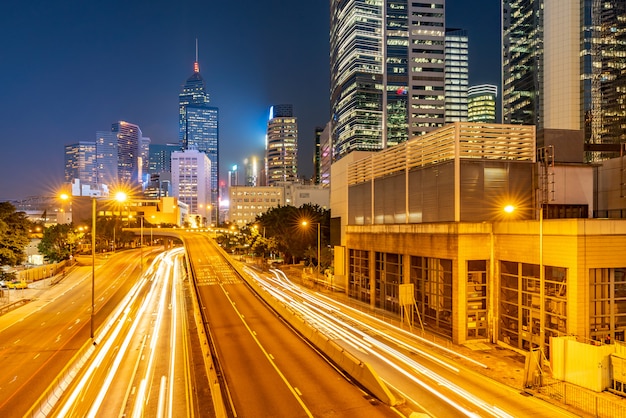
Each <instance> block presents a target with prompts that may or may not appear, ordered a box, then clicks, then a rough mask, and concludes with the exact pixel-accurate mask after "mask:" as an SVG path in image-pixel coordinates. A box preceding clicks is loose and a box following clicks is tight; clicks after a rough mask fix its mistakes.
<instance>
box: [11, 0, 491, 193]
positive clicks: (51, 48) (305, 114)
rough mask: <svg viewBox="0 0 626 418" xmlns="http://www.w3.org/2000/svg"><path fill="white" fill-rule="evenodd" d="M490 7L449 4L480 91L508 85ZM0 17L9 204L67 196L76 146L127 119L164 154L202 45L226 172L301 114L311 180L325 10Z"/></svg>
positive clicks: (23, 8)
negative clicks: (67, 155)
mask: <svg viewBox="0 0 626 418" xmlns="http://www.w3.org/2000/svg"><path fill="white" fill-rule="evenodd" d="M481 4H482V5H483V7H482V8H476V7H475V6H474V7H470V5H467V4H464V2H462V1H460V0H454V1H452V0H448V1H447V5H446V14H447V22H446V24H447V25H448V26H450V27H460V28H463V29H466V30H468V36H469V43H470V84H477V83H492V84H497V85H499V83H500V80H499V78H500V75H499V74H500V67H499V63H500V49H499V48H500V40H499V33H500V2H499V1H496V0H489V1H484V2H481ZM122 6H123V9H122ZM0 9H1V10H2V14H1V15H2V17H0V22H1V23H2V27H3V29H4V33H5V39H8V40H10V42H7V43H6V44H5V47H4V48H3V50H2V53H3V58H4V59H3V61H4V62H5V65H4V66H2V67H0V77H1V78H2V79H3V80H4V83H3V84H4V88H3V94H2V95H0V114H1V115H2V117H3V121H4V122H5V123H4V127H5V129H3V136H4V138H3V141H2V143H3V144H4V149H3V152H2V154H3V156H4V159H3V164H2V168H0V200H10V199H22V198H25V197H28V196H32V195H50V194H53V193H55V192H56V191H58V189H59V187H60V186H61V185H62V182H63V169H64V164H63V158H64V147H65V145H67V144H71V143H77V142H79V141H93V140H94V138H95V134H96V131H98V130H100V129H102V127H103V126H109V125H110V124H111V123H113V122H115V121H118V120H125V121H128V122H130V123H134V124H137V125H138V126H139V127H140V128H141V129H142V131H143V133H144V135H146V136H148V137H150V138H151V139H152V143H153V144H165V143H175V142H177V139H178V111H177V110H178V109H177V108H178V94H179V92H180V89H181V86H182V84H183V83H184V80H185V79H186V78H187V77H188V76H189V74H191V72H192V71H193V63H194V60H195V39H196V38H197V39H198V43H199V57H198V58H199V63H200V68H201V70H202V74H203V77H204V78H205V81H206V83H207V91H208V93H209V95H210V97H211V105H214V106H216V107H218V108H219V109H220V121H219V123H220V165H221V167H222V168H223V169H224V168H226V167H230V166H232V165H233V164H239V165H241V163H242V161H243V159H245V158H248V157H250V156H251V155H257V156H262V155H263V151H264V141H265V131H266V123H267V117H268V114H267V109H268V108H269V106H270V105H272V104H274V103H293V105H294V113H295V114H297V115H298V124H299V145H298V149H299V172H300V173H302V174H303V175H305V176H307V177H310V176H312V175H313V165H312V156H313V152H314V145H315V143H314V140H315V127H317V126H324V125H325V124H326V122H327V121H328V119H329V56H328V54H329V44H328V42H329V38H328V36H329V33H328V31H329V5H328V3H326V2H324V3H321V4H318V3H317V2H306V3H303V4H299V5H298V7H297V8H293V7H292V8H285V7H282V5H281V4H280V2H278V1H271V2H267V3H263V4H258V3H256V2H248V1H246V2H243V3H238V4H236V5H235V4H201V2H196V1H184V2H182V3H179V4H177V5H174V4H169V2H164V1H156V2H151V3H150V7H149V8H146V7H141V5H138V4H126V3H121V2H110V3H108V4H105V5H102V4H83V3H82V2H78V1H69V2H66V3H64V4H62V5H59V4H49V3H47V2H42V1H34V2H30V3H28V4H23V3H21V2H16V1H9V2H6V3H4V4H3V5H2V6H0ZM120 10H123V13H120ZM479 15H480V16H482V17H483V18H482V19H480V20H479V19H478V18H477V16H479ZM233 16H236V17H237V21H236V22H235V21H234V20H233V19H234V18H233ZM255 22H259V23H258V24H256V23H255ZM486 23H489V24H486ZM235 32H236V35H230V34H231V33H235ZM284 50H288V51H290V52H289V53H288V54H287V53H281V51H284ZM6 63H10V65H6ZM220 177H221V178H226V176H225V173H220Z"/></svg>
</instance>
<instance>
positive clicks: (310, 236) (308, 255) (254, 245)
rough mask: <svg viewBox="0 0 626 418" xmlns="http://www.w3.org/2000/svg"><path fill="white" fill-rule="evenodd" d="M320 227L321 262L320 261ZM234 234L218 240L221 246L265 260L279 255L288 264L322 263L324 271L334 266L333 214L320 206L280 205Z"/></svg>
mask: <svg viewBox="0 0 626 418" xmlns="http://www.w3.org/2000/svg"><path fill="white" fill-rule="evenodd" d="M304 222H306V224H303V223H304ZM317 224H319V228H320V229H319V232H320V237H319V238H320V239H319V241H320V257H319V258H320V260H318V259H317V258H318V257H317V255H318V248H317V245H318V236H317V234H318V229H317V228H318V225H317ZM232 232H234V231H231V233H224V234H222V235H220V236H218V237H217V241H218V242H219V244H220V245H221V246H222V247H224V248H226V249H227V250H229V251H233V252H240V253H248V254H253V255H256V256H261V257H265V258H273V257H274V256H278V257H279V258H281V259H283V260H284V262H285V263H288V264H289V263H294V262H297V261H299V260H305V261H306V262H307V263H310V264H312V265H315V266H317V263H318V262H319V263H320V267H321V268H322V269H323V268H326V267H329V266H330V265H331V264H332V251H331V250H330V248H329V246H328V244H329V242H330V211H329V210H328V209H323V208H321V207H320V206H319V205H312V204H304V205H302V206H300V207H295V206H278V207H275V208H272V209H270V210H268V211H267V212H265V213H263V214H262V215H259V216H257V217H256V221H255V222H254V223H253V224H250V225H247V226H245V227H244V228H241V229H238V230H237V233H236V234H233V233H232Z"/></svg>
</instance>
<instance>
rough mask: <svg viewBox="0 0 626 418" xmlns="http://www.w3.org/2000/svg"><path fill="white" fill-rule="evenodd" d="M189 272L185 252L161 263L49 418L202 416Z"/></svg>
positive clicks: (140, 284) (146, 276)
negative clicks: (187, 297) (187, 292)
mask: <svg viewBox="0 0 626 418" xmlns="http://www.w3.org/2000/svg"><path fill="white" fill-rule="evenodd" d="M183 264H184V249H183V248H178V249H174V250H170V251H167V252H165V253H163V254H160V255H159V256H157V257H156V259H155V260H154V263H153V264H152V265H151V266H150V268H148V269H147V270H146V272H145V274H144V276H143V277H142V278H141V279H140V280H139V281H138V282H137V284H136V286H135V287H133V289H131V291H130V292H129V294H128V295H127V298H125V300H124V301H123V303H122V304H121V305H120V306H119V307H118V308H117V310H116V312H114V314H113V315H112V316H111V317H110V318H109V321H110V324H105V327H106V328H107V332H103V336H102V337H101V338H100V342H99V344H98V346H97V347H96V349H95V352H94V353H92V354H91V355H90V356H89V359H88V361H87V362H86V363H85V364H84V365H83V366H82V368H81V372H80V374H79V375H77V376H76V377H75V378H74V380H73V383H72V385H71V386H70V388H68V389H67V390H66V391H65V393H64V395H63V397H62V398H61V400H60V401H59V402H57V405H56V407H55V408H54V410H53V413H52V414H51V415H50V416H58V417H66V416H76V417H78V416H94V417H95V416H97V417H105V418H106V417H120V416H128V417H131V416H132V417H141V416H156V417H164V416H167V417H172V416H185V417H192V416H196V415H197V416H202V415H201V413H202V412H201V411H199V410H197V409H196V403H195V399H194V393H193V388H192V386H193V373H192V370H191V367H190V360H189V357H188V354H189V352H190V347H189V336H188V333H189V328H188V326H187V317H186V309H185V301H184V291H183V288H184V285H185V284H184V280H185V272H184V269H183Z"/></svg>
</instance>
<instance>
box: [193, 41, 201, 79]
mask: <svg viewBox="0 0 626 418" xmlns="http://www.w3.org/2000/svg"><path fill="white" fill-rule="evenodd" d="M193 72H194V73H199V72H200V64H198V38H196V62H194V63H193Z"/></svg>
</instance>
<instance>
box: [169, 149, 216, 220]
mask: <svg viewBox="0 0 626 418" xmlns="http://www.w3.org/2000/svg"><path fill="white" fill-rule="evenodd" d="M172 190H173V194H174V196H175V197H177V198H178V200H179V201H181V202H183V203H185V204H186V205H188V207H189V217H188V219H187V222H188V223H189V224H190V226H196V227H199V226H205V225H210V224H211V223H212V222H213V219H212V216H211V215H212V213H214V211H213V210H212V209H213V206H212V203H211V161H210V160H209V157H208V156H207V154H206V153H204V152H200V151H198V150H196V149H189V150H185V151H175V152H173V153H172Z"/></svg>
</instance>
